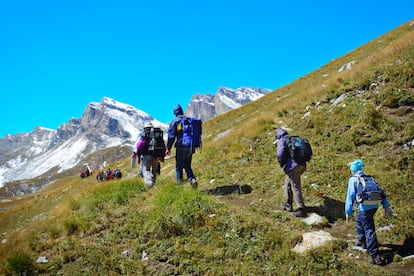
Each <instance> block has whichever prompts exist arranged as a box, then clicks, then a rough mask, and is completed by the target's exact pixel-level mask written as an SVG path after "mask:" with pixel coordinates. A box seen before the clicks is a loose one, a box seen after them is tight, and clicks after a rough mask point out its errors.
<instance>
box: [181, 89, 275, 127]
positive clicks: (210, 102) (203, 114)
mask: <svg viewBox="0 0 414 276" xmlns="http://www.w3.org/2000/svg"><path fill="white" fill-rule="evenodd" d="M270 92H272V90H270V89H261V88H249V87H240V88H237V89H231V88H227V87H220V88H219V89H218V90H217V93H216V94H196V95H194V96H193V97H192V99H191V101H190V104H189V105H188V106H187V109H186V111H185V114H186V115H187V116H193V117H197V118H201V119H202V120H203V121H205V120H208V119H211V118H213V117H215V116H217V115H220V114H223V113H225V112H227V111H230V110H232V109H235V108H238V107H240V106H242V105H244V104H246V103H249V102H251V101H255V100H257V99H258V98H260V97H263V96H264V95H266V94H268V93H270Z"/></svg>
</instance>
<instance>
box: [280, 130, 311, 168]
mask: <svg viewBox="0 0 414 276" xmlns="http://www.w3.org/2000/svg"><path fill="white" fill-rule="evenodd" d="M286 145H287V149H288V151H289V155H290V157H291V158H292V159H293V160H295V161H296V163H298V164H303V163H306V162H308V161H310V160H311V158H312V154H313V152H312V147H311V145H310V143H309V140H308V139H306V138H303V137H300V136H287V137H286Z"/></svg>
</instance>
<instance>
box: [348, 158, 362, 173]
mask: <svg viewBox="0 0 414 276" xmlns="http://www.w3.org/2000/svg"><path fill="white" fill-rule="evenodd" d="M364 166H365V164H364V162H362V160H361V159H356V160H354V161H352V162H351V165H350V168H351V171H353V172H356V171H361V170H362V168H363V167H364Z"/></svg>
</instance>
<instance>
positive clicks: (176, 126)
mask: <svg viewBox="0 0 414 276" xmlns="http://www.w3.org/2000/svg"><path fill="white" fill-rule="evenodd" d="M174 115H175V119H174V120H173V121H172V122H171V123H170V126H169V128H168V141H167V152H166V154H167V155H170V153H171V148H172V146H173V144H174V142H175V148H176V150H175V172H176V178H177V183H178V185H182V184H183V170H185V172H186V174H187V178H188V181H189V182H190V184H191V186H192V187H193V188H197V185H198V183H197V179H196V177H195V176H194V173H193V169H192V168H191V161H192V156H193V153H194V150H195V148H193V146H192V143H191V142H186V141H185V140H187V139H183V137H184V131H183V123H182V120H185V119H186V117H185V116H184V112H183V109H182V107H181V106H180V105H179V104H178V105H177V106H176V107H175V108H174Z"/></svg>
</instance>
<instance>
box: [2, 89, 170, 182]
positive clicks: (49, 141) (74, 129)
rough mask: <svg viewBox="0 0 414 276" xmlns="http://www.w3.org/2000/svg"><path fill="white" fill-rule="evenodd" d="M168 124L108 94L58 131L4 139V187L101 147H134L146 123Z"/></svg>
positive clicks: (70, 164) (60, 168)
mask: <svg viewBox="0 0 414 276" xmlns="http://www.w3.org/2000/svg"><path fill="white" fill-rule="evenodd" d="M148 121H149V122H151V123H152V124H153V125H155V126H159V127H161V128H162V129H163V130H164V132H165V131H166V129H167V125H166V124H163V123H161V122H160V121H158V120H155V119H154V118H153V117H152V116H150V115H149V114H147V113H145V112H143V111H141V110H139V109H137V108H135V107H133V106H131V105H128V104H125V103H121V102H118V101H116V100H113V99H111V98H108V97H104V98H103V99H102V101H101V102H100V103H98V102H92V103H89V104H88V106H87V107H86V109H85V112H84V113H83V115H82V118H80V119H74V118H72V119H70V121H69V122H68V123H65V124H63V125H61V126H60V127H59V128H58V129H57V130H50V129H47V128H43V127H37V128H36V129H35V130H34V131H33V132H30V133H24V134H18V135H7V136H6V137H5V138H4V139H0V156H1V157H2V158H3V159H2V160H0V161H1V164H2V165H0V187H3V186H4V185H5V184H6V183H7V182H11V181H17V180H25V179H32V178H35V177H38V176H40V175H43V174H46V173H48V172H49V173H50V172H53V173H54V174H56V173H61V172H64V171H66V170H68V169H71V168H73V167H75V166H77V165H80V164H81V162H83V159H84V158H85V157H87V156H88V155H89V154H92V153H95V152H97V151H99V150H102V149H106V148H110V147H119V146H121V145H127V146H131V149H132V147H133V145H134V144H135V142H136V139H137V137H138V135H139V133H140V131H141V130H142V128H143V127H144V124H145V123H146V122H148Z"/></svg>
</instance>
